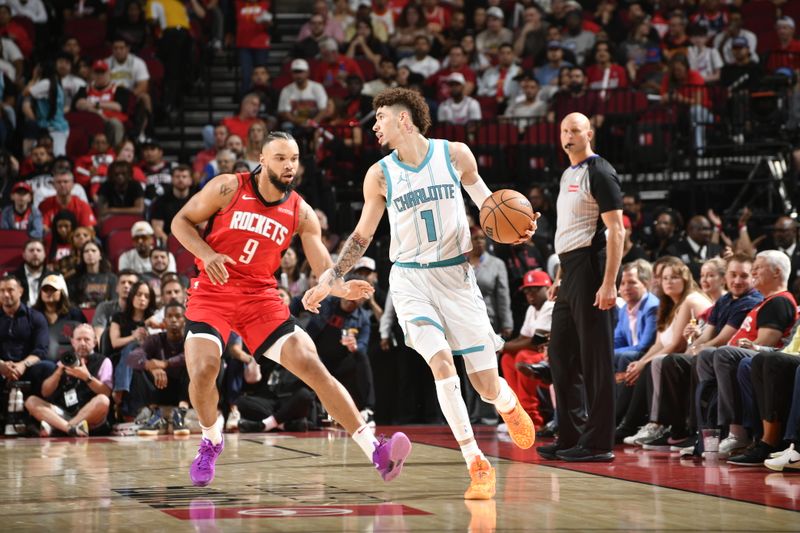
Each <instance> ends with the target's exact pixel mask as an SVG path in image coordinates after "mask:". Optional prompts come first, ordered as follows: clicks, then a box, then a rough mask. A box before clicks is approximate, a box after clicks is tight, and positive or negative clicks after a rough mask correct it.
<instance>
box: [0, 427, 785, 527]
mask: <svg viewBox="0 0 800 533" xmlns="http://www.w3.org/2000/svg"><path fill="white" fill-rule="evenodd" d="M378 429H379V431H384V432H386V433H387V434H388V433H391V432H392V431H393V430H395V429H402V430H403V431H405V432H406V433H407V434H408V435H409V437H410V438H411V440H412V442H413V443H414V449H413V451H412V454H411V457H410V459H409V462H408V463H407V465H406V467H405V468H404V470H403V474H402V475H401V476H400V477H399V478H398V479H396V480H395V481H393V482H391V483H384V482H383V481H382V480H381V479H380V477H379V476H378V475H377V473H376V472H375V471H374V470H373V468H372V466H371V465H370V464H369V463H367V462H366V460H365V459H364V457H363V454H362V453H361V452H360V450H359V449H358V447H357V446H356V445H355V443H353V442H352V440H350V439H349V438H347V436H346V434H344V433H342V432H331V431H322V432H312V433H305V434H243V435H226V442H225V451H224V453H223V455H222V456H221V458H220V460H219V462H218V463H217V477H216V479H215V480H214V482H213V483H212V484H211V486H209V487H205V488H196V487H192V486H191V483H190V482H189V479H188V467H189V463H190V462H191V461H192V459H193V458H194V455H195V453H196V450H197V444H198V439H199V437H198V436H197V435H192V436H191V437H185V438H183V439H179V438H175V437H172V436H164V437H157V438H140V437H110V438H90V439H82V440H78V439H18V440H10V439H6V440H0V465H1V466H2V470H0V509H1V510H2V511H0V531H3V532H5V531H37V532H38V531H63V532H66V531H103V532H106V531H109V532H114V531H137V532H140V533H144V532H147V533H152V532H156V531H170V532H172V531H174V532H181V531H200V532H218V531H287V532H293V531H303V532H317V531H319V532H328V531H330V532H332V531H358V532H373V533H375V532H411V531H429V532H439V531H441V532H445V531H462V532H467V531H471V532H486V533H488V532H491V531H536V532H539V531H593V532H594V531H725V532H734V531H759V532H761V531H800V512H798V511H800V474H788V473H787V474H781V473H773V472H770V471H769V470H766V469H763V468H746V467H734V466H728V465H727V464H725V463H721V464H712V465H709V464H704V463H703V462H695V461H687V460H680V459H678V458H677V457H674V456H673V455H671V454H669V453H651V452H644V451H641V450H635V449H631V448H626V449H623V448H618V449H617V461H616V462H614V463H611V464H588V465H575V464H568V463H564V462H545V461H542V460H540V459H539V458H538V456H537V455H536V453H535V451H533V450H527V451H522V450H518V449H516V448H515V447H514V446H513V445H512V444H511V443H510V442H509V441H508V438H507V437H505V438H500V437H498V436H497V434H496V433H495V432H494V429H493V428H484V427H479V428H478V429H477V430H476V432H477V434H478V437H479V442H480V444H481V447H482V449H483V450H484V452H485V453H486V454H487V455H488V456H489V457H490V458H491V460H492V462H493V463H494V465H495V466H496V467H497V477H498V484H497V496H496V498H495V499H494V500H493V501H485V502H465V501H464V500H463V498H462V495H463V491H464V489H465V488H466V485H467V480H468V476H467V472H466V468H465V466H464V462H463V460H462V458H461V454H460V452H459V451H458V450H457V449H455V448H456V446H455V444H454V442H453V438H452V436H451V435H450V431H449V429H448V428H447V427H438V426H434V427H430V426H415V427H404V428H378Z"/></svg>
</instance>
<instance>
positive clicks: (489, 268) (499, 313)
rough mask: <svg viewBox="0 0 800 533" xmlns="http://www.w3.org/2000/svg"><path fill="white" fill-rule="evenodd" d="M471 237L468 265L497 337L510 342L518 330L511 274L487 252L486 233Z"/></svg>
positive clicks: (475, 232)
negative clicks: (513, 304)
mask: <svg viewBox="0 0 800 533" xmlns="http://www.w3.org/2000/svg"><path fill="white" fill-rule="evenodd" d="M471 233H472V236H471V240H472V250H471V251H470V252H469V253H468V254H467V261H468V262H469V263H470V264H471V265H472V269H473V271H474V273H475V280H476V282H477V284H478V288H480V290H481V294H482V295H483V301H484V303H485V304H486V314H487V315H488V316H489V322H490V323H491V324H492V327H493V328H494V331H495V332H496V333H498V334H499V335H500V336H502V337H503V338H504V339H508V338H509V337H511V334H512V332H513V330H514V320H513V318H512V317H511V295H510V294H509V291H508V271H507V270H506V266H505V264H504V263H503V261H502V260H501V259H498V258H497V257H495V256H494V255H493V254H491V253H490V252H489V250H487V239H486V235H485V234H484V233H483V230H481V229H480V228H479V227H473V228H472V230H471ZM379 318H380V317H379Z"/></svg>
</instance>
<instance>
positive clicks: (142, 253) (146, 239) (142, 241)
mask: <svg viewBox="0 0 800 533" xmlns="http://www.w3.org/2000/svg"><path fill="white" fill-rule="evenodd" d="M154 235H155V231H153V226H151V225H150V224H149V223H148V222H145V221H144V220H140V221H139V222H137V223H135V224H134V225H133V227H131V238H132V239H133V243H134V247H133V248H132V249H130V250H128V251H127V252H124V253H123V254H122V255H121V256H119V270H133V271H134V272H138V273H139V274H143V273H145V272H151V271H152V269H153V266H152V264H151V263H150V252H152V251H153V248H154V247H155V237H154ZM177 269H178V268H177V267H176V266H175V258H174V257H173V255H172V254H171V253H170V254H169V263H168V268H167V270H169V271H170V272H175V271H177Z"/></svg>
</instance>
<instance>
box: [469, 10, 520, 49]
mask: <svg viewBox="0 0 800 533" xmlns="http://www.w3.org/2000/svg"><path fill="white" fill-rule="evenodd" d="M504 19H505V15H503V10H502V9H500V8H499V7H498V6H492V7H490V8H489V9H487V10H486V29H485V30H483V31H482V32H480V33H479V34H478V36H477V37H475V48H477V50H478V52H480V53H482V54H487V55H488V56H490V57H496V56H497V53H498V51H499V50H500V46H502V45H504V44H507V45H511V43H512V42H513V41H514V34H513V33H512V32H511V30H509V29H508V28H506V27H505V26H503V20H504Z"/></svg>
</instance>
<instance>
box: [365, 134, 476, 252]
mask: <svg viewBox="0 0 800 533" xmlns="http://www.w3.org/2000/svg"><path fill="white" fill-rule="evenodd" d="M428 141H429V146H428V153H427V155H426V156H425V159H424V161H422V164H421V165H420V166H419V167H417V168H413V167H411V166H409V165H407V164H405V163H403V162H402V161H400V160H399V159H398V157H397V151H396V150H395V151H393V152H392V153H391V154H389V155H388V156H386V157H384V158H383V159H381V160H380V161H379V163H380V165H381V169H382V170H383V175H384V176H385V177H386V208H387V210H388V212H389V225H390V227H391V232H392V242H391V246H390V248H389V259H390V260H391V261H392V262H394V263H396V264H398V265H400V266H407V267H418V268H419V267H423V268H425V267H433V266H446V265H449V264H454V263H457V262H462V261H463V260H464V254H465V253H466V252H468V251H470V250H471V249H472V242H471V240H470V233H469V226H468V224H467V214H466V211H465V209H464V197H463V196H462V194H461V179H460V175H459V174H457V173H456V171H455V169H454V168H453V165H452V163H451V162H450V148H449V144H448V142H447V141H446V140H443V139H428Z"/></svg>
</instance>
